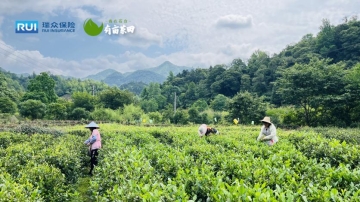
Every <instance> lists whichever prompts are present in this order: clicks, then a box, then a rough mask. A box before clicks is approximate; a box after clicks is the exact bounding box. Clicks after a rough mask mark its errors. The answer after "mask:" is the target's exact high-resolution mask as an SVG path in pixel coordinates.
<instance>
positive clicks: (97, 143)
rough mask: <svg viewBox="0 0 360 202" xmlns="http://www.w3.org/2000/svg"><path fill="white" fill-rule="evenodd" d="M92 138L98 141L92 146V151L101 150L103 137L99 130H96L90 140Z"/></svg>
mask: <svg viewBox="0 0 360 202" xmlns="http://www.w3.org/2000/svg"><path fill="white" fill-rule="evenodd" d="M92 136H95V137H96V141H95V142H94V143H93V144H92V145H91V150H93V149H100V148H101V136H100V132H99V130H98V129H94V130H93V132H92V134H91V135H90V139H91V137H92Z"/></svg>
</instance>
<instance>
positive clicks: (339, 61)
mask: <svg viewBox="0 0 360 202" xmlns="http://www.w3.org/2000/svg"><path fill="white" fill-rule="evenodd" d="M169 66H171V63H167V62H165V63H164V64H163V65H162V67H160V68H158V69H157V70H158V72H157V73H155V72H151V73H149V72H147V71H138V73H139V72H140V73H139V74H137V73H135V72H134V73H130V74H127V75H123V74H121V73H118V72H112V73H111V71H110V73H111V74H109V75H108V76H106V78H107V79H105V80H108V82H109V81H110V84H111V85H116V86H120V85H122V86H121V88H122V89H125V88H127V89H131V90H132V91H133V92H134V94H137V95H138V96H135V95H134V94H132V93H130V92H128V91H125V90H120V89H119V88H117V87H109V86H108V85H107V84H105V83H103V82H99V81H93V80H85V81H81V80H80V79H70V78H69V79H64V78H62V77H60V76H53V75H47V74H41V75H34V74H33V75H30V76H29V77H23V76H21V77H19V76H17V75H16V74H12V73H9V72H5V73H1V74H0V77H1V78H0V79H1V81H0V94H1V96H2V97H3V98H2V100H0V109H2V110H5V111H7V112H9V110H8V109H4V107H5V108H6V106H9V105H11V106H14V108H13V110H10V111H11V113H15V112H16V111H19V112H20V114H23V115H24V116H29V115H28V114H27V113H25V112H24V109H26V108H27V107H26V106H28V107H29V106H35V105H36V106H38V107H40V108H41V107H43V110H45V109H46V110H48V107H49V106H52V107H54V106H55V105H56V106H57V107H58V108H56V109H60V108H62V107H63V106H64V107H65V109H66V110H65V111H66V113H60V115H59V114H57V111H56V110H55V111H54V108H52V111H51V110H50V111H48V112H47V113H50V114H52V115H51V116H48V115H47V117H48V118H50V117H52V118H54V117H62V118H72V119H76V118H86V117H90V113H92V116H101V117H105V118H106V117H107V118H106V119H114V118H113V117H114V116H115V115H114V114H112V113H113V112H110V111H97V110H98V109H106V108H107V109H106V110H117V109H119V108H121V109H122V111H121V112H122V113H125V114H126V113H130V114H131V113H132V115H130V114H127V115H126V116H125V115H124V116H125V117H127V118H125V119H126V120H128V121H129V120H138V119H140V117H142V116H143V115H142V114H147V115H148V116H150V117H151V118H152V119H156V120H158V121H162V122H167V121H171V122H172V123H187V122H193V123H208V122H212V119H213V118H217V119H216V120H222V121H227V122H229V121H232V120H233V119H234V118H239V120H240V122H242V123H249V122H251V121H254V120H255V121H256V120H260V119H261V118H262V117H263V116H264V115H269V116H271V117H272V120H274V122H275V123H278V124H284V125H309V126H319V125H322V126H325V125H336V126H357V125H359V124H358V123H359V121H358V120H359V119H360V100H359V99H358V97H359V93H360V79H359V78H360V21H359V20H357V18H352V19H350V20H347V21H345V22H343V23H342V24H339V25H336V26H334V25H332V24H331V23H330V22H329V21H328V20H324V21H323V23H322V26H321V27H320V31H319V33H318V34H317V35H316V36H314V35H312V34H307V35H305V36H303V37H302V39H301V40H300V41H299V42H298V43H296V44H294V45H289V46H287V47H285V48H284V49H283V50H282V51H281V52H280V53H278V54H274V55H268V54H266V53H265V52H264V51H261V50H257V51H255V52H254V53H253V54H252V55H251V56H250V58H249V59H248V62H247V63H245V62H243V61H242V60H241V59H234V60H233V61H232V62H231V63H230V64H228V65H215V66H211V67H209V68H197V69H191V70H188V69H184V70H182V71H181V72H180V73H178V74H176V73H174V72H169V73H168V76H167V77H166V78H164V80H163V81H164V82H162V83H161V82H147V83H146V82H143V83H138V81H139V80H140V79H139V78H147V76H146V75H147V74H148V73H149V74H156V75H159V76H161V77H162V75H160V74H164V71H165V72H166V71H168V70H169ZM153 71H154V69H153ZM134 75H138V76H134ZM120 77H121V79H119V78H120ZM151 77H152V78H149V79H154V78H155V76H154V75H153V76H151ZM129 78H132V79H129ZM126 79H128V84H127V85H124V84H125V83H124V81H125V80H126ZM40 83H43V84H42V85H44V86H45V87H46V88H45V87H43V86H42V85H40ZM145 85H147V86H146V87H145ZM49 89H54V93H53V92H52V91H49ZM175 94H176V100H175ZM66 95H69V96H71V98H72V101H70V103H67V102H66V103H63V101H61V102H60V103H59V101H56V99H55V98H56V97H61V96H66ZM92 95H94V96H92ZM35 101H36V102H37V103H36V102H35ZM174 101H176V107H174V105H173V104H174ZM55 103H56V104H55ZM42 104H45V105H44V106H43V105H42ZM130 105H131V106H130ZM1 106H3V107H1ZM16 106H18V107H19V110H17V109H16ZM45 106H46V107H45ZM124 107H125V108H124ZM126 107H127V108H126ZM50 108H51V107H50ZM175 108H176V113H174V111H175V110H174V109H175ZM209 110H210V111H211V112H210V111H209ZM37 111H39V110H37ZM40 111H41V110H40ZM142 111H143V112H142ZM3 112H4V111H3ZM34 113H35V112H34ZM44 113H45V112H44ZM114 113H115V112H114ZM54 114H57V115H54ZM36 117H44V116H36ZM111 117H112V118H111Z"/></svg>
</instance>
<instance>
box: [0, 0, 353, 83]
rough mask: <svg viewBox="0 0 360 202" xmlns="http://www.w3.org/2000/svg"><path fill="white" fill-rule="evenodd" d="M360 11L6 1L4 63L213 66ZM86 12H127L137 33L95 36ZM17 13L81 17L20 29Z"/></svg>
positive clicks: (349, 2) (44, 67) (0, 25)
mask: <svg viewBox="0 0 360 202" xmlns="http://www.w3.org/2000/svg"><path fill="white" fill-rule="evenodd" d="M105 2H106V3H105ZM220 2H221V3H220ZM359 14H360V1H359V0H327V1H325V0H321V1H320V0H238V1H235V0H222V1H215V0H206V1H205V0H196V1H194V0H191V1H190V0H182V1H179V0H167V1H165V0H162V1H160V0H151V1H145V0H131V1H119V0H106V1H104V0H92V1H85V0H76V1H74V0H61V1H60V0H51V1H50V0H36V1H35V0H27V1H25V0H2V1H1V5H0V67H2V68H4V69H6V70H9V71H11V72H14V73H26V72H27V73H31V72H35V73H40V72H42V71H50V72H52V73H55V74H62V75H67V76H74V77H85V76H87V75H89V74H95V73H97V72H100V71H102V70H105V69H108V68H112V69H115V70H117V71H119V72H129V71H135V70H138V69H145V68H149V67H154V66H158V65H160V64H161V63H163V62H164V61H170V62H172V63H174V64H176V65H180V66H189V67H202V68H208V67H209V66H210V65H216V64H229V63H230V62H231V61H232V60H233V59H235V58H241V59H243V60H244V61H246V60H247V59H248V58H249V57H250V55H251V54H252V53H253V52H254V51H255V50H257V49H260V50H263V51H266V52H268V53H269V54H273V53H278V52H280V51H281V50H282V49H284V48H285V47H286V45H288V44H293V43H296V42H298V41H299V40H300V39H301V38H302V36H304V35H305V34H308V33H312V34H314V35H316V34H317V33H318V31H319V26H320V25H321V23H322V22H321V21H322V19H323V18H327V19H329V20H330V22H331V23H332V24H334V25H337V24H339V23H341V22H343V19H344V17H351V16H354V15H358V16H359V17H360V15H359ZM87 18H91V19H93V21H94V22H96V23H98V24H100V23H101V22H103V23H105V24H104V25H106V23H107V22H108V20H109V19H123V20H124V19H126V20H127V21H128V22H127V23H126V24H125V25H126V26H131V25H133V26H135V32H134V33H126V34H123V35H122V34H118V35H110V36H109V35H106V33H105V32H102V33H101V34H100V35H99V36H95V37H91V36H88V35H87V34H86V33H85V32H84V29H83V23H84V21H85V20H86V19H87ZM17 20H37V21H39V26H40V28H41V26H42V23H43V22H50V23H51V22H74V23H75V33H44V32H41V29H40V31H39V33H37V34H19V33H15V21H17ZM110 25H112V24H110ZM116 25H122V24H116Z"/></svg>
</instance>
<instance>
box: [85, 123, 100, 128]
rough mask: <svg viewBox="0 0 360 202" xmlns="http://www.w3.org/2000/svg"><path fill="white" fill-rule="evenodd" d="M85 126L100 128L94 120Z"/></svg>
mask: <svg viewBox="0 0 360 202" xmlns="http://www.w3.org/2000/svg"><path fill="white" fill-rule="evenodd" d="M85 128H100V127H99V126H98V125H97V124H96V123H95V122H94V121H92V122H91V123H89V125H87V126H85Z"/></svg>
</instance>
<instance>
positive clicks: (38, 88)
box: [28, 72, 57, 103]
mask: <svg viewBox="0 0 360 202" xmlns="http://www.w3.org/2000/svg"><path fill="white" fill-rule="evenodd" d="M54 89H55V81H54V79H52V78H51V77H50V76H49V74H48V73H46V72H42V73H40V75H37V76H36V77H35V78H34V79H31V80H30V83H29V85H28V90H29V92H33V93H44V95H45V98H46V99H45V100H46V102H45V103H52V102H56V100H57V95H56V94H55V90H54Z"/></svg>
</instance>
